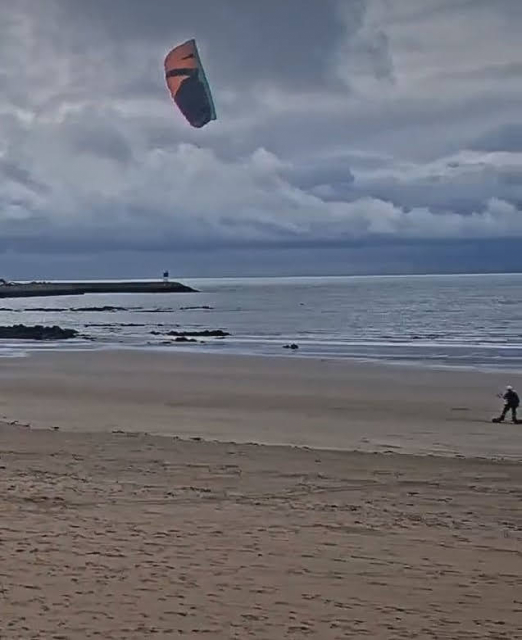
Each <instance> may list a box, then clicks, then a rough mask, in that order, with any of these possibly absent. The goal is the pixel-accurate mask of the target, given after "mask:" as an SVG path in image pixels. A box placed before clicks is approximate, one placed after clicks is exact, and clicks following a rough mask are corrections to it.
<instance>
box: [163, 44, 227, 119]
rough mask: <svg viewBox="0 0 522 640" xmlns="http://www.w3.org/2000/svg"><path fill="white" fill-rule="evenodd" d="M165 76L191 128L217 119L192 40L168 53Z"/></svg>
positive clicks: (175, 100) (173, 96)
mask: <svg viewBox="0 0 522 640" xmlns="http://www.w3.org/2000/svg"><path fill="white" fill-rule="evenodd" d="M165 78H166V81H167V86H168V88H169V90H170V93H171V95H172V98H173V99H174V102H175V103H176V104H177V106H178V108H179V110H180V111H181V113H182V114H183V115H184V116H185V118H186V119H187V120H188V122H189V123H190V124H191V125H192V126H193V127H196V128H198V129H200V128H201V127H204V126H205V125H206V124H208V123H209V122H210V121H211V120H215V119H216V111H215V109H214V102H213V100H212V94H211V93H210V88H209V86H208V82H207V78H206V76H205V72H204V70H203V67H202V65H201V60H200V58H199V53H198V49H197V47H196V41H195V40H187V42H184V43H183V44H180V45H179V46H177V47H175V48H174V49H172V51H171V52H170V53H169V54H168V55H167V57H166V58H165Z"/></svg>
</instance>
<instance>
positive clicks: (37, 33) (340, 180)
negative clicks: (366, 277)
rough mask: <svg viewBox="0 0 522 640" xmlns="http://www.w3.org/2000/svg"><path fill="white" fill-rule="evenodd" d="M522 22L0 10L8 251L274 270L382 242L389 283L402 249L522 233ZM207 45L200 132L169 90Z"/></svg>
mask: <svg viewBox="0 0 522 640" xmlns="http://www.w3.org/2000/svg"><path fill="white" fill-rule="evenodd" d="M521 7H522V3H521V2H519V0H496V1H495V2H490V1H488V2H485V1H483V0H474V1H473V2H469V1H465V0H462V1H458V0H452V1H451V2H450V1H449V0H424V1H423V2H422V3H412V2H406V1H402V0H397V2H388V1H386V0H321V1H320V2H319V1H317V0H285V1H284V2H281V1H277V0H267V1H266V2H246V1H244V0H220V1H219V2H218V1H216V2H210V1H208V0H193V1H192V2H181V1H176V0H172V1H169V2H164V1H163V0H147V2H144V1H142V0H111V1H107V0H90V1H89V2H84V1H80V0H48V1H46V3H45V4H44V3H36V2H29V1H28V0H9V1H8V0H0V8H1V10H2V21H1V22H0V90H1V94H0V126H1V131H2V137H1V138H0V231H1V234H0V251H4V252H14V255H18V254H19V253H17V252H22V251H23V252H25V253H27V254H29V253H31V254H35V253H39V254H40V255H42V254H43V253H46V254H47V255H51V254H55V255H58V254H60V253H64V252H65V253H67V252H69V253H70V252H71V251H73V250H74V251H76V252H79V253H81V254H82V255H84V256H87V255H89V253H92V252H94V251H98V252H102V253H103V254H104V255H105V256H106V258H105V259H106V260H107V261H108V262H107V264H109V262H110V260H109V258H108V257H107V256H109V255H110V253H111V251H118V252H124V251H132V252H134V253H135V254H138V253H139V252H140V251H142V252H143V253H144V254H147V255H150V254H151V252H152V251H157V252H159V253H165V254H166V253H167V252H168V251H169V250H171V251H174V250H175V251H182V252H185V253H186V252H187V251H188V250H194V251H200V252H202V251H211V250H212V251H215V252H216V253H215V255H216V256H220V257H219V260H222V261H224V260H225V258H224V257H223V256H224V255H225V254H224V253H223V251H224V250H225V249H227V250H228V251H232V248H233V247H241V246H244V247H249V248H250V250H252V251H254V250H255V248H256V247H257V248H259V251H261V249H262V250H263V252H265V253H264V254H263V253H259V252H256V253H255V255H256V256H259V257H258V259H259V260H260V261H261V262H262V258H261V256H262V255H266V256H267V258H266V260H267V263H269V262H270V258H269V251H270V250H271V249H270V247H272V248H274V250H276V249H275V248H276V247H278V249H277V251H283V247H284V248H285V250H290V248H292V247H293V248H295V250H296V251H300V250H301V249H298V248H299V247H302V248H303V249H302V250H303V251H305V249H304V247H306V250H310V251H311V250H312V248H313V247H316V248H317V251H316V252H315V253H314V254H313V255H315V256H317V259H318V260H325V259H326V258H325V256H326V254H327V252H328V251H333V244H332V243H335V242H340V243H343V246H345V247H350V251H351V252H352V253H353V252H355V251H356V250H357V246H360V247H361V248H362V247H363V246H364V247H366V248H367V250H368V251H370V249H369V248H368V247H370V246H371V243H372V242H374V241H375V242H379V243H380V244H379V246H380V247H381V250H380V251H376V250H375V251H374V252H373V253H371V255H372V256H374V258H375V259H377V258H378V261H380V262H379V264H380V265H381V266H380V267H379V268H381V269H385V270H386V269H387V268H390V269H391V268H392V265H393V264H398V263H396V262H394V260H398V258H397V256H398V253H397V251H398V249H394V250H393V251H395V253H394V254H393V255H392V253H388V252H387V251H386V250H385V249H383V248H382V247H385V246H390V247H391V245H392V244H393V243H395V242H396V241H400V242H405V243H406V246H410V247H412V254H411V255H414V256H415V260H416V261H417V262H418V261H421V262H422V260H423V256H424V255H425V254H424V253H423V251H422V250H421V249H419V250H417V249H415V250H413V247H418V246H419V243H420V244H423V243H426V242H431V241H433V240H434V239H436V240H437V242H441V243H444V242H449V243H453V242H468V241H472V242H475V243H477V244H476V246H477V247H478V246H479V244H478V243H484V242H486V243H487V242H488V241H491V242H493V241H494V239H499V241H500V240H502V241H507V239H511V238H513V237H515V238H516V237H522V214H521V210H520V207H521V203H522V129H521V125H520V113H521V112H522V83H521V82H520V78H521V77H522V48H521V47H520V44H519V39H520V27H521V26H522V10H521ZM191 37H196V38H197V41H198V44H199V47H200V51H201V54H202V58H203V62H204V65H205V68H206V70H207V73H208V76H209V80H210V83H211V86H212V89H213V92H214V97H215V100H216V106H217V110H218V120H217V121H216V122H215V123H212V124H211V125H209V126H208V127H206V128H205V129H203V130H194V129H191V128H190V127H189V126H188V125H187V123H186V122H185V121H184V119H183V118H182V116H180V114H179V112H178V111H177V109H176V108H175V106H174V105H173V103H172V100H171V99H170V96H169V95H168V93H167V91H166V87H165V82H164V77H163V58H164V56H165V54H166V53H167V51H168V50H169V49H170V48H171V47H173V46H174V45H176V44H177V43H179V42H181V41H182V40H184V39H186V38H191ZM509 241H510V242H511V240H509ZM368 243H370V244H368ZM480 246H482V245H480ZM338 250H339V251H341V249H338ZM361 250H362V249H361ZM234 251H235V252H236V255H239V254H237V251H238V249H234ZM372 251H373V250H372ZM434 251H435V250H434V249H432V254H433V255H435V254H437V255H443V251H442V249H441V250H440V251H439V253H437V252H435V253H433V252H434ZM325 252H326V253H325ZM457 253H458V252H457ZM278 255H279V258H278V260H279V264H281V265H283V264H284V259H283V258H282V257H281V256H282V254H278ZM294 255H300V254H298V253H296V254H294ZM310 255H312V254H310ZM368 255H369V254H368ZM426 255H427V254H426ZM319 256H321V257H319ZM393 256H395V258H394V257H393ZM494 256H495V259H498V257H499V252H496V253H495V254H494ZM426 260H427V258H426ZM521 262H522V259H521ZM274 264H275V263H274ZM336 264H337V263H336ZM339 264H340V263H339ZM387 264H388V267H387V266H386V265H387ZM346 268H348V266H347V267H346ZM350 268H351V267H350ZM367 268H368V267H367ZM376 268H377V267H376Z"/></svg>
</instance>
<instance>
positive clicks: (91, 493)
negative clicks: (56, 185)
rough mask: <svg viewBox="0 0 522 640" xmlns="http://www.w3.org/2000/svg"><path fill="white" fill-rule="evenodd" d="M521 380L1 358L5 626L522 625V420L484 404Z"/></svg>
mask: <svg viewBox="0 0 522 640" xmlns="http://www.w3.org/2000/svg"><path fill="white" fill-rule="evenodd" d="M506 382H510V383H511V384H514V385H518V386H519V387H520V386H522V385H520V384H519V383H520V380H519V379H517V378H516V377H510V378H509V380H506V377H505V376H504V375H500V374H474V373H465V372H436V371H422V372H419V371H415V370H413V369H405V368H401V367H387V368H386V367H377V366H370V365H354V364H351V363H346V362H334V361H324V362H320V361H308V360H305V359H295V358H292V357H289V358H281V359H277V361H276V360H275V359H269V358H266V359H265V358H259V359H256V358H239V357H238V358H236V357H231V358H227V357H219V356H197V355H193V354H190V355H184V354H151V353H147V354H145V353H134V352H124V353H119V352H107V353H81V354H79V353H69V354H67V353H63V354H56V353H53V354H40V355H38V356H34V357H30V358H24V359H9V360H8V359H5V360H3V361H2V367H1V375H0V384H1V386H2V389H1V394H0V396H1V403H2V404H1V411H0V413H1V415H2V420H3V421H4V423H3V424H2V426H0V467H1V468H0V484H1V490H0V496H1V497H0V501H1V511H2V518H1V520H0V600H1V603H2V609H1V611H2V615H1V616H0V638H6V639H9V640H11V639H12V640H14V639H22V638H23V639H24V640H25V639H29V638H34V639H36V638H38V639H45V640H47V639H49V638H53V639H56V640H58V639H62V640H64V639H72V640H80V639H83V638H111V639H118V640H119V639H122V640H123V639H138V638H139V639H142V638H149V637H154V638H177V637H187V638H203V637H213V638H219V639H225V638H245V637H250V638H260V639H261V638H263V639H266V640H272V639H273V638H318V639H323V638H324V639H330V638H331V639H337V638H339V639H340V638H350V637H353V638H364V637H368V638H378V639H381V638H382V639H383V640H384V639H386V640H388V639H394V638H395V639H399V638H401V639H402V638H448V639H450V638H451V639H459V638H463V639H464V638H465V639H475V638H506V639H510V640H511V639H512V638H515V637H517V636H518V635H519V633H520V630H521V629H522V597H521V596H520V583H521V580H522V546H521V541H522V512H521V510H520V500H521V497H522V467H521V465H520V460H521V459H522V427H521V426H520V425H511V424H509V423H506V424H504V425H500V426H499V425H492V424H491V423H490V422H489V418H490V417H491V415H494V413H495V412H496V410H497V409H498V406H499V401H498V399H497V398H495V393H496V392H498V391H499V390H501V389H502V387H503V386H504V384H505V383H506ZM10 423H11V424H10ZM249 442H250V443H251V444H248V443H249ZM254 442H258V443H265V444H252V443H254ZM283 445H284V446H283ZM290 445H294V446H290ZM296 445H297V446H296ZM352 450H354V451H352ZM501 458H502V460H501Z"/></svg>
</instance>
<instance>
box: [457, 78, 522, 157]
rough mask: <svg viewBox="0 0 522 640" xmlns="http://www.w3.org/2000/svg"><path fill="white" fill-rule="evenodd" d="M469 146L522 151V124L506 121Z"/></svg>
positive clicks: (490, 149) (471, 147)
mask: <svg viewBox="0 0 522 640" xmlns="http://www.w3.org/2000/svg"><path fill="white" fill-rule="evenodd" d="M521 76H522V70H521ZM469 147H470V149H477V150H481V151H513V152H516V151H520V152H522V124H521V123H506V124H503V125H500V126H498V127H495V128H494V129H492V130H490V131H487V132H485V133H484V134H483V135H481V136H479V137H478V138H477V139H475V140H473V141H472V142H471V144H470V145H469Z"/></svg>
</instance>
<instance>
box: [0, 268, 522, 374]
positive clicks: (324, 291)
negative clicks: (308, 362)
mask: <svg viewBox="0 0 522 640" xmlns="http://www.w3.org/2000/svg"><path fill="white" fill-rule="evenodd" d="M179 280H180V281H182V282H183V283H184V284H187V285H189V286H191V287H193V288H195V289H197V290H198V291H197V293H177V294H121V295H120V294H119V295H114V294H92V295H91V294H89V295H83V296H67V297H63V296H59V297H52V298H18V299H7V298H4V299H0V308H1V309H0V325H3V326H5V325H15V324H25V325H37V324H39V325H46V326H53V325H58V326H60V327H63V328H70V329H75V330H77V331H78V332H79V335H78V337H77V338H74V339H72V340H67V341H57V342H28V341H17V340H0V355H1V356H8V357H22V356H26V355H28V354H30V353H31V352H34V351H42V350H57V349H60V350H85V349H90V350H92V349H105V350H106V349H115V348H117V349H139V350H153V351H171V352H173V351H183V352H187V351H194V352H204V353H219V354H249V355H258V356H284V357H288V358H290V357H291V358H302V357H307V358H345V359H350V360H356V361H365V362H386V363H390V364H395V365H403V366H408V365H414V366H422V367H435V368H459V369H480V370H489V371H513V372H522V274H488V275H479V274H473V275H424V276H346V277H344V276H332V277H270V278H260V277H259V278H205V279H192V278H184V279H181V278H180V279H179ZM206 330H208V331H215V330H221V331H224V332H226V333H227V334H229V335H227V336H225V337H213V336H210V337H196V338H193V339H195V340H196V341H195V342H179V341H176V337H175V336H171V335H168V334H169V332H172V331H175V332H201V331H206ZM292 344H293V345H297V347H298V348H294V349H291V348H288V347H289V346H290V345H292Z"/></svg>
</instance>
